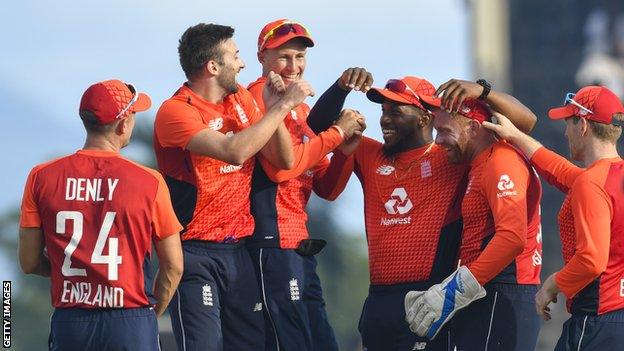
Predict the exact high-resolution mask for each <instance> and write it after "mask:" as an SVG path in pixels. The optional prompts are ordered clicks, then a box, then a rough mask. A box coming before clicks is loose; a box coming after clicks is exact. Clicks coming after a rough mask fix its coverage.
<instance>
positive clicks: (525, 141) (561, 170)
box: [483, 113, 583, 193]
mask: <svg viewBox="0 0 624 351" xmlns="http://www.w3.org/2000/svg"><path fill="white" fill-rule="evenodd" d="M494 116H495V117H496V119H497V123H490V122H483V126H484V127H485V128H487V129H490V130H492V131H494V132H495V133H496V134H498V136H499V137H501V138H503V139H505V140H507V141H509V142H511V143H512V144H514V145H515V146H517V147H518V148H519V149H520V150H521V151H522V152H523V153H524V154H525V155H526V157H527V158H529V159H530V160H531V163H532V164H533V165H534V166H535V169H536V170H537V171H538V173H539V174H540V176H542V177H544V179H546V181H547V182H548V183H550V184H551V185H553V186H555V187H557V188H558V189H559V190H561V191H563V192H566V193H567V192H568V190H569V189H570V187H572V184H573V183H574V181H575V180H576V178H577V177H578V176H579V175H580V174H581V173H583V169H582V168H579V167H577V166H575V165H574V164H572V163H571V162H570V161H568V160H567V159H566V158H565V157H562V156H560V155H558V154H556V153H555V152H553V151H550V150H548V149H547V148H545V147H544V146H543V145H542V144H541V143H540V142H538V141H537V140H535V139H533V138H532V137H531V136H529V135H527V134H525V133H523V132H522V131H520V130H519V129H518V128H516V127H515V126H514V125H513V124H512V123H511V122H510V121H509V119H508V118H507V117H505V116H503V115H501V114H498V113H495V114H494Z"/></svg>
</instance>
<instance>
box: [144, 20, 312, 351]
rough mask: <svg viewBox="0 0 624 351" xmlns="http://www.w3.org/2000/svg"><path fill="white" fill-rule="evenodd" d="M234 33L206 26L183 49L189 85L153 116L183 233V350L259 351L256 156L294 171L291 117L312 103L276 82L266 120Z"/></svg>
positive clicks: (178, 303)
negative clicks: (252, 244) (253, 200)
mask: <svg viewBox="0 0 624 351" xmlns="http://www.w3.org/2000/svg"><path fill="white" fill-rule="evenodd" d="M233 34H234V29H233V28H231V27H228V26H222V25H217V24H204V23H200V24H198V25H195V26H193V27H190V28H188V29H187V30H186V31H185V32H184V34H183V35H182V38H181V39H180V43H179V47H178V52H179V55H180V64H181V66H182V69H183V71H184V73H185V75H186V78H187V79H188V80H187V82H186V83H184V85H183V86H182V87H180V88H179V89H178V91H176V92H175V94H174V95H173V96H172V97H171V98H170V99H168V100H166V101H165V102H164V103H163V104H162V106H161V107H160V109H159V110H158V113H157V115H156V120H155V125H154V149H155V151H156V156H157V160H158V166H159V168H160V171H161V172H162V173H163V174H164V175H165V180H166V181H167V184H168V185H169V189H170V192H171V197H172V201H173V205H174V209H175V211H176V214H177V216H178V218H179V219H180V222H181V223H182V225H184V226H185V228H184V231H183V234H182V247H183V250H184V267H185V272H184V275H183V277H182V281H181V283H180V286H179V288H178V290H177V292H176V294H175V296H174V298H173V300H172V303H171V306H170V311H171V315H172V323H173V329H174V334H175V336H176V341H177V343H178V348H179V349H180V350H187V351H188V350H262V349H263V348H264V346H265V341H264V335H265V331H264V317H263V314H262V310H263V304H262V299H261V295H260V291H259V289H258V285H257V284H256V276H255V273H254V268H253V265H252V262H251V258H250V256H249V253H248V251H247V249H246V248H245V246H244V241H245V238H247V237H249V236H251V235H252V233H253V231H254V220H253V217H252V215H251V213H250V202H249V194H250V190H251V177H252V174H253V172H254V158H253V156H254V155H255V154H256V153H258V152H260V153H261V154H262V155H263V156H264V157H265V158H266V159H267V160H268V162H270V163H271V164H272V165H273V166H275V167H276V168H284V169H287V168H290V167H292V164H293V156H292V155H293V154H292V142H291V140H290V135H289V133H288V131H287V130H286V127H285V126H284V124H283V119H284V118H285V117H286V115H287V114H288V113H289V112H290V111H291V110H292V109H294V108H295V107H296V106H298V105H299V104H300V103H301V102H302V101H303V100H304V99H305V98H306V97H308V96H311V95H313V94H314V93H313V91H312V89H311V88H310V86H309V84H308V83H307V82H305V81H303V80H299V81H297V82H294V83H291V84H289V85H288V88H285V90H284V87H283V85H284V83H283V81H282V80H281V77H280V76H278V75H276V74H273V73H271V74H269V83H268V84H266V87H265V91H264V98H265V100H264V105H265V106H266V112H265V113H264V116H262V114H261V112H260V109H259V108H258V106H257V105H256V102H255V101H254V99H253V96H252V95H251V94H250V93H249V91H247V90H246V89H245V88H244V87H242V86H240V85H239V84H237V82H236V75H237V74H238V72H240V70H241V69H243V68H244V67H245V65H244V63H243V61H242V60H241V59H240V57H239V55H238V48H237V47H236V44H235V42H234V40H233V39H232V36H233Z"/></svg>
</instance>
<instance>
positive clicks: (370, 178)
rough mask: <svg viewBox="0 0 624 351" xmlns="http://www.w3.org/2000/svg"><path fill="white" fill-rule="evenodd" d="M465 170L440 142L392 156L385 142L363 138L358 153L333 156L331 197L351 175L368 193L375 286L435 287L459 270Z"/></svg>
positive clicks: (368, 233)
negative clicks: (423, 284) (453, 161)
mask: <svg viewBox="0 0 624 351" xmlns="http://www.w3.org/2000/svg"><path fill="white" fill-rule="evenodd" d="M466 170H467V168H466V166H462V165H453V164H451V163H449V161H448V158H447V155H446V152H445V151H444V149H442V148H441V147H440V146H438V145H436V144H429V145H426V146H423V147H421V148H419V149H415V150H410V151H407V152H402V153H399V154H396V155H394V156H393V157H388V156H386V155H385V154H384V152H383V145H382V144H381V143H380V142H377V141H375V140H373V139H369V138H363V139H362V142H361V144H360V146H359V147H358V149H357V151H356V152H355V153H354V154H353V155H351V156H349V157H346V158H345V156H344V155H342V154H341V153H335V154H334V157H333V158H332V160H331V164H330V167H329V169H328V173H329V174H330V176H329V177H326V178H327V179H328V183H327V184H330V188H331V189H329V190H328V191H329V192H330V195H329V197H330V198H334V197H336V196H337V194H338V193H340V192H341V191H342V189H344V185H345V184H346V182H347V180H348V179H349V176H350V174H351V172H352V171H354V172H355V174H356V175H357V177H358V179H359V180H360V183H361V184H362V188H363V191H364V215H365V223H366V236H367V241H368V256H369V269H370V280H371V284H374V285H389V284H400V283H413V282H427V283H432V284H433V283H439V282H440V281H441V280H442V279H444V278H446V276H448V275H449V274H451V273H452V272H453V271H454V270H455V268H456V267H457V250H458V247H459V241H460V235H461V228H462V226H461V218H460V204H461V197H462V195H463V192H464V189H465V179H466ZM332 177H333V178H334V181H333V183H332V182H331V181H329V180H330V179H332ZM335 184H337V185H335Z"/></svg>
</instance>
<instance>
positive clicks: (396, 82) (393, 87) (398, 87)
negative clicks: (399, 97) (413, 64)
mask: <svg viewBox="0 0 624 351" xmlns="http://www.w3.org/2000/svg"><path fill="white" fill-rule="evenodd" d="M384 89H388V90H390V91H391V92H393V93H398V94H405V92H406V91H407V92H409V93H410V94H412V95H413V96H414V97H415V98H416V100H415V101H414V104H416V105H417V106H418V107H421V108H423V109H425V110H426V111H427V112H431V111H429V109H427V108H425V106H424V105H423V104H422V103H421V99H420V96H418V94H416V92H415V91H414V90H413V89H412V88H410V87H409V85H407V84H405V82H404V81H402V80H400V79H390V80H388V82H387V83H386V86H385V87H384Z"/></svg>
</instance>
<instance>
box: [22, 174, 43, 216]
mask: <svg viewBox="0 0 624 351" xmlns="http://www.w3.org/2000/svg"><path fill="white" fill-rule="evenodd" d="M36 173H37V167H35V168H33V169H32V170H31V171H30V174H28V178H27V179H26V186H25V187H24V195H23V196H22V205H21V215H20V227H22V228H38V227H41V216H40V215H39V208H38V207H37V202H36V201H35V194H34V183H35V177H36Z"/></svg>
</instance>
